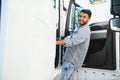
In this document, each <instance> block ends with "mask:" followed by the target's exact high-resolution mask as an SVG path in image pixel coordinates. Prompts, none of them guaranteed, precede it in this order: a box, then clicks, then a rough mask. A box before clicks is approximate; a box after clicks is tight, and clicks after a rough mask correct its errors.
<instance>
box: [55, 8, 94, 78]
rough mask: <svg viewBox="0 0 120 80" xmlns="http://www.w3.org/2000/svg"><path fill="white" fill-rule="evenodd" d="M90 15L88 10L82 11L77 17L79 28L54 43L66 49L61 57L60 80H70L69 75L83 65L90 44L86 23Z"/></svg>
mask: <svg viewBox="0 0 120 80" xmlns="http://www.w3.org/2000/svg"><path fill="white" fill-rule="evenodd" d="M91 15H92V13H91V11H90V10H88V9H83V10H82V11H81V12H80V15H79V28H78V29H77V31H75V32H73V33H72V34H71V35H70V37H69V38H65V39H64V40H57V41H56V45H63V46H65V47H66V51H65V54H64V56H63V66H62V73H61V80H72V78H71V75H72V73H73V71H74V70H75V69H77V68H78V67H81V66H82V64H83V61H84V59H85V56H86V53H87V50H88V46H89V42H90V29H89V25H88V22H89V21H90V18H91Z"/></svg>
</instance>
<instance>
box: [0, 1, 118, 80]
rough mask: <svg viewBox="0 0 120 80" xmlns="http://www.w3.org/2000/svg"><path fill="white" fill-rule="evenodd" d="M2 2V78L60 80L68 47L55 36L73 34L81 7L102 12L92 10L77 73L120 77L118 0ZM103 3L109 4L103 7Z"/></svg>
mask: <svg viewBox="0 0 120 80" xmlns="http://www.w3.org/2000/svg"><path fill="white" fill-rule="evenodd" d="M0 2H1V3H0V8H1V9H0V12H1V13H0V15H1V16H0V21H1V23H0V24H1V26H0V65H1V66H0V80H60V74H61V66H62V58H63V56H64V52H65V47H63V46H56V39H57V38H61V39H63V38H65V37H66V36H68V35H70V34H71V33H72V32H73V31H74V30H75V29H76V28H77V27H78V26H77V23H78V16H79V12H80V11H81V10H82V9H84V8H90V7H91V6H94V7H93V9H92V10H95V9H96V10H97V9H98V11H100V12H94V11H92V12H93V16H92V17H93V18H94V19H93V20H91V22H90V26H91V27H90V29H91V39H90V45H89V49H88V52H87V55H86V58H85V61H84V63H83V66H82V67H81V68H79V69H77V70H76V71H75V72H74V78H75V79H76V80H120V61H119V60H120V58H119V57H120V56H119V54H120V47H119V44H120V42H119V41H120V33H119V32H120V27H119V26H120V1H119V0H44V1H42V0H0ZM85 3H87V4H85ZM105 3H107V4H108V5H109V6H108V7H104V8H103V11H102V10H99V9H100V7H102V6H103V5H106V4H105ZM104 9H108V10H105V11H104ZM106 12H109V13H106ZM96 14H100V16H98V15H97V16H94V15H96ZM108 15H110V16H109V17H108ZM101 16H104V17H101ZM97 17H99V18H97ZM106 17H107V19H105V18H106ZM96 18H97V19H99V21H97V20H95V19H96ZM102 19H103V20H102ZM104 20H105V21H104Z"/></svg>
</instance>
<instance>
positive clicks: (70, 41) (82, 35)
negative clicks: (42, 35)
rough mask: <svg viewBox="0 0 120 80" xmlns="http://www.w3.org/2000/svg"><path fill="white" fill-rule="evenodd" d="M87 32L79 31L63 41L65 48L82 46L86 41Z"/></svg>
mask: <svg viewBox="0 0 120 80" xmlns="http://www.w3.org/2000/svg"><path fill="white" fill-rule="evenodd" d="M87 35H88V34H87V32H86V31H85V30H80V31H78V32H76V33H74V34H73V36H72V37H70V38H66V39H64V40H63V41H64V43H65V47H72V46H75V45H79V44H82V43H83V42H84V41H85V40H86V39H87V37H88V36H87Z"/></svg>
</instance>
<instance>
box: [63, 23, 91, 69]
mask: <svg viewBox="0 0 120 80" xmlns="http://www.w3.org/2000/svg"><path fill="white" fill-rule="evenodd" d="M90 34H91V32H90V26H89V25H88V24H86V25H84V26H80V27H79V28H78V29H77V30H76V31H75V32H73V34H72V35H71V36H70V37H69V38H66V39H64V40H63V41H64V43H65V47H66V51H65V54H64V56H63V61H64V62H67V63H69V62H71V63H73V64H74V66H75V67H76V68H77V67H80V66H82V64H83V61H84V59H85V56H86V53H87V50H88V46H89V42H90ZM73 56H74V57H73Z"/></svg>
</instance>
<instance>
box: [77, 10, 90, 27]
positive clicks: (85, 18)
mask: <svg viewBox="0 0 120 80" xmlns="http://www.w3.org/2000/svg"><path fill="white" fill-rule="evenodd" d="M89 20H90V18H89V16H88V14H87V13H83V12H81V13H80V16H79V24H80V25H81V26H83V25H85V24H86V23H88V21H89Z"/></svg>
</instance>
